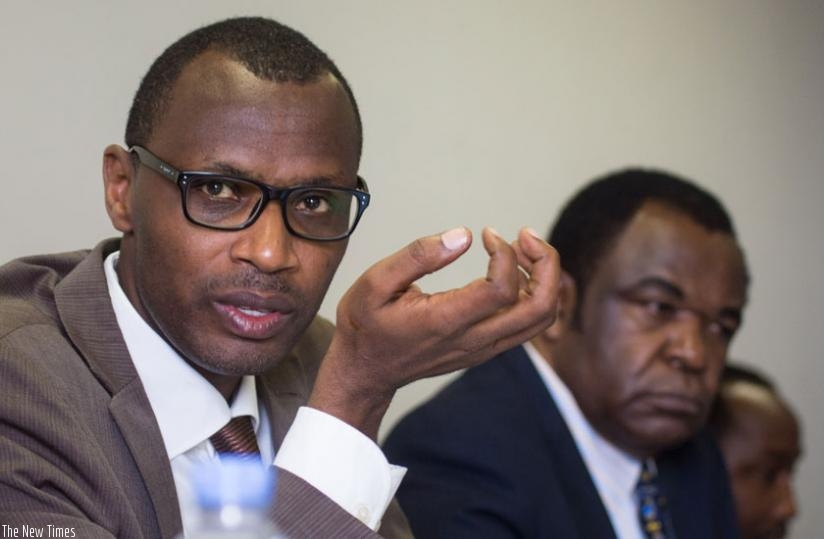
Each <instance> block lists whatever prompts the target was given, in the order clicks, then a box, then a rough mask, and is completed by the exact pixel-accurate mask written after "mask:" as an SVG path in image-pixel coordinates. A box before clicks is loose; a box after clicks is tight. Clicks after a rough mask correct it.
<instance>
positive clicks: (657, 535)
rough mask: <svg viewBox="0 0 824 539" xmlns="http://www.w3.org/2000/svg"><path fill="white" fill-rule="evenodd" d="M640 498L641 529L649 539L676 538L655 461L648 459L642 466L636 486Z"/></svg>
mask: <svg viewBox="0 0 824 539" xmlns="http://www.w3.org/2000/svg"><path fill="white" fill-rule="evenodd" d="M635 493H636V496H637V498H638V509H639V516H640V518H641V529H642V530H643V531H644V537H647V539H675V531H674V530H673V527H672V519H671V518H670V514H669V507H668V506H667V499H666V497H665V496H664V493H663V492H661V488H660V486H659V485H658V469H657V468H656V466H655V461H654V460H652V459H647V460H645V461H644V464H643V466H642V467H641V477H640V478H639V479H638V486H637V487H636V488H635Z"/></svg>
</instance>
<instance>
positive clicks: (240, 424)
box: [209, 415, 260, 457]
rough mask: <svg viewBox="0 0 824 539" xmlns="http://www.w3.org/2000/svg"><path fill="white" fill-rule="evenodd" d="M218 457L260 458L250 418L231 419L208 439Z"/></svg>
mask: <svg viewBox="0 0 824 539" xmlns="http://www.w3.org/2000/svg"><path fill="white" fill-rule="evenodd" d="M209 440H210V441H211V442H212V445H213V446H214V447H215V451H217V454H218V456H223V455H227V454H232V455H239V456H246V457H260V449H258V444H257V436H255V430H254V429H253V428H252V416H250V415H241V416H237V417H233V418H232V420H231V421H229V422H228V423H226V425H224V427H223V428H222V429H220V430H219V431H217V432H216V433H214V434H212V436H210V437H209Z"/></svg>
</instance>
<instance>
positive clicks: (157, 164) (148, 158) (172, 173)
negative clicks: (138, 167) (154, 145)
mask: <svg viewBox="0 0 824 539" xmlns="http://www.w3.org/2000/svg"><path fill="white" fill-rule="evenodd" d="M129 151H130V152H134V153H136V154H137V157H138V158H139V159H140V162H141V163H143V164H144V165H146V166H147V167H149V168H150V169H152V170H154V171H155V172H157V173H159V174H161V175H163V176H165V177H166V178H168V179H170V180H172V181H173V182H177V178H178V176H179V175H180V171H179V170H177V169H176V168H174V167H173V166H171V165H170V164H168V163H166V162H164V161H161V160H160V159H158V158H157V157H155V156H154V154H152V153H151V152H150V151H149V150H147V149H145V148H143V147H141V146H132V147H131V148H129Z"/></svg>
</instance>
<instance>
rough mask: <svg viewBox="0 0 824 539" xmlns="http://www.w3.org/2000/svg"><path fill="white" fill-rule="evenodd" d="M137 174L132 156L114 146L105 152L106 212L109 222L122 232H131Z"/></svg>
mask: <svg viewBox="0 0 824 539" xmlns="http://www.w3.org/2000/svg"><path fill="white" fill-rule="evenodd" d="M136 174H137V172H136V170H135V167H134V166H133V164H132V156H131V154H130V153H129V152H128V151H126V150H124V149H123V148H121V147H120V146H118V145H117V144H112V145H110V146H107V147H106V149H105V150H104V152H103V188H104V191H105V195H106V212H107V213H108V214H109V220H111V222H112V226H114V227H115V228H116V229H117V230H119V231H120V232H123V233H124V234H125V233H127V232H131V231H132V228H133V225H132V204H131V197H130V195H131V187H132V183H133V182H134V178H135V175H136Z"/></svg>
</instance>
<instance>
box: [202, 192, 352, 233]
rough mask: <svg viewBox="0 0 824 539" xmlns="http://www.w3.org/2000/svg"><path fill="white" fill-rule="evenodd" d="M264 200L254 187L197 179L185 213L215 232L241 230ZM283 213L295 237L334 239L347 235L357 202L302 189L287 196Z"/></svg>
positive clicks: (348, 194) (344, 196)
mask: <svg viewBox="0 0 824 539" xmlns="http://www.w3.org/2000/svg"><path fill="white" fill-rule="evenodd" d="M263 197H264V192H263V190H261V189H260V187H258V186H257V185H255V184H253V183H249V182H245V181H242V180H238V179H233V178H197V179H192V181H190V182H189V184H188V187H187V192H186V210H187V211H188V213H189V216H190V218H191V219H193V220H195V221H197V222H199V223H201V224H204V225H207V226H211V227H216V228H238V227H242V226H243V225H244V224H246V222H247V221H249V220H250V219H251V218H253V217H254V215H255V214H256V212H257V211H258V207H259V206H260V204H261V200H262V199H263ZM281 204H283V209H284V211H283V213H284V215H285V216H286V220H287V222H288V224H289V226H290V227H291V228H292V229H293V230H294V231H295V232H297V233H298V234H302V235H306V236H309V237H313V238H334V237H338V236H341V235H346V234H347V233H349V230H350V229H351V227H352V225H353V222H354V220H355V218H356V216H357V214H358V200H357V198H356V197H355V196H354V195H353V194H352V193H351V192H349V191H345V190H337V189H328V188H311V187H307V188H301V189H296V190H294V191H291V192H289V194H288V196H287V198H286V200H285V201H281Z"/></svg>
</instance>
